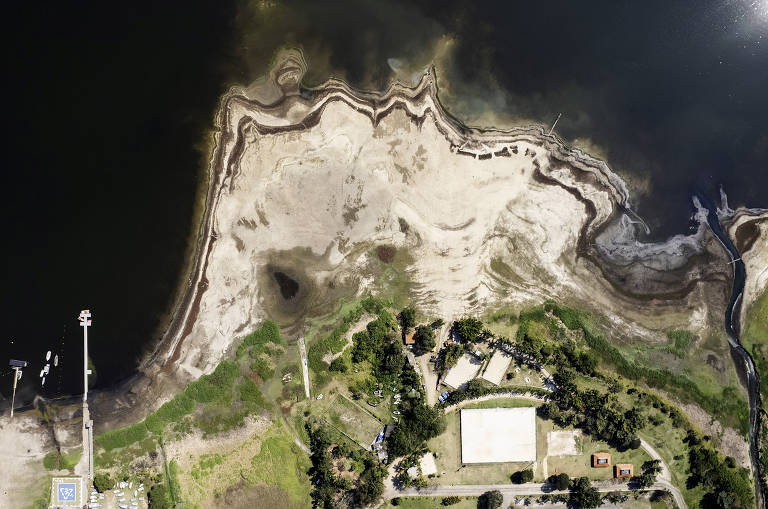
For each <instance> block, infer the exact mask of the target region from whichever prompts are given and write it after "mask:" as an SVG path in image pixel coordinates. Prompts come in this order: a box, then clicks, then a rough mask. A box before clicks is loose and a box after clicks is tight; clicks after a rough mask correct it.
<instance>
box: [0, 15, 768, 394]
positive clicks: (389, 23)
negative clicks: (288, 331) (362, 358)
mask: <svg viewBox="0 0 768 509" xmlns="http://www.w3.org/2000/svg"><path fill="white" fill-rule="evenodd" d="M105 5H106V4H103V3H97V2H94V3H93V5H92V6H89V7H85V6H82V7H72V6H70V5H63V4H53V5H52V6H41V5H39V4H37V3H35V4H31V5H28V6H24V7H8V6H3V7H2V9H3V11H2V14H3V16H2V17H3V20H4V22H5V25H6V26H5V27H4V30H3V34H4V35H3V37H4V39H5V40H4V41H3V45H2V47H3V51H4V52H5V55H4V56H5V59H4V62H5V69H6V80H5V82H4V83H5V85H6V90H7V92H6V103H7V108H8V111H7V115H6V126H7V129H6V130H9V129H10V130H13V132H12V133H10V134H9V135H8V134H7V135H6V136H4V137H3V143H4V147H3V148H4V150H3V155H4V158H3V161H4V164H3V170H4V171H3V182H4V184H5V185H4V190H5V195H4V200H3V207H4V214H3V217H4V219H5V222H4V226H5V228H4V237H3V238H4V242H3V248H4V249H3V253H4V256H5V263H4V264H3V278H2V282H1V284H2V286H1V287H2V290H3V291H2V306H0V309H2V322H3V335H2V336H1V337H0V361H2V363H3V364H5V362H6V361H5V359H4V358H5V357H9V356H14V357H20V358H23V359H26V360H29V361H30V362H31V364H32V369H31V370H30V371H29V372H28V373H27V377H25V379H24V383H23V384H22V386H23V391H22V394H23V398H22V399H24V398H27V399H28V398H29V396H31V394H33V391H34V390H35V389H36V388H37V387H39V385H38V386H36V385H35V384H34V383H32V382H34V381H35V375H36V374H37V373H36V370H39V369H40V367H41V366H40V365H41V363H42V359H43V358H44V355H45V351H46V350H49V349H53V350H56V351H60V353H61V354H62V359H63V362H62V366H63V370H62V374H63V376H62V377H61V379H58V378H57V377H58V375H56V376H54V377H52V378H50V379H49V380H50V381H49V382H46V393H47V394H48V395H56V394H60V393H66V392H68V391H77V388H78V384H79V383H80V374H79V373H80V369H81V365H80V364H81V361H80V362H78V360H79V359H80V357H79V352H80V350H79V349H80V329H79V327H77V326H76V321H75V318H76V315H77V313H78V311H79V310H80V309H81V308H83V307H90V308H91V310H92V312H93V322H94V326H93V328H92V329H91V338H92V340H91V352H92V357H93V359H94V362H95V365H96V371H97V373H98V383H99V384H102V385H104V384H109V383H112V382H115V381H116V380H119V379H120V378H123V377H125V376H127V375H129V374H130V373H131V372H132V370H133V369H134V365H135V358H136V357H137V356H138V355H140V354H141V352H142V351H144V350H145V349H146V348H148V347H149V346H150V345H151V343H152V341H153V340H155V339H156V338H157V336H158V335H157V331H156V328H157V326H158V324H160V323H161V321H162V315H163V312H164V311H165V309H166V308H167V306H168V302H169V300H170V299H171V298H172V295H173V290H174V286H175V285H176V283H177V281H178V280H179V279H183V275H181V274H180V270H181V267H182V261H183V255H184V249H185V246H186V243H187V239H188V238H189V234H190V227H191V223H190V218H191V214H192V209H193V203H194V197H195V188H196V185H197V182H198V175H199V171H200V169H201V168H202V165H203V163H204V162H205V160H204V156H201V152H200V150H203V149H204V147H203V141H204V132H205V130H206V129H208V128H210V126H211V119H212V115H213V111H214V109H215V107H216V105H217V98H218V96H219V95H220V93H221V92H222V91H223V90H225V89H226V86H227V84H229V83H232V82H247V81H249V80H250V79H252V78H254V77H256V76H257V75H259V74H260V73H262V72H263V70H264V66H265V65H266V64H267V63H268V62H269V59H270V58H271V56H272V54H273V51H274V50H275V49H276V48H277V47H278V46H280V45H283V44H300V45H302V46H303V47H304V49H305V52H306V55H307V58H308V61H309V65H310V70H309V74H308V76H307V79H308V81H309V82H310V83H313V84H316V83H319V82H321V81H322V80H324V79H325V78H326V77H327V76H328V75H329V74H335V75H343V76H344V77H346V78H347V79H349V80H350V81H351V82H352V83H353V84H355V85H357V86H361V87H371V86H373V87H378V88H382V87H383V86H384V84H385V83H386V81H387V80H388V79H390V78H391V77H392V75H393V71H392V69H393V68H395V69H398V70H400V76H401V77H402V76H404V75H405V74H404V73H405V71H403V69H410V70H411V71H413V70H414V69H417V68H419V67H421V66H424V65H426V63H427V62H428V61H430V59H431V56H432V55H434V54H435V53H440V55H441V60H440V62H441V63H442V64H443V67H442V68H438V73H439V75H440V77H441V84H442V85H441V86H442V87H443V88H442V89H441V97H442V98H443V99H444V100H445V102H446V104H447V106H448V107H449V109H450V110H451V112H452V113H454V114H456V115H457V116H458V117H460V118H464V119H468V120H469V121H470V122H492V121H494V118H495V122H499V123H506V122H509V121H511V120H512V119H526V120H531V121H534V122H538V123H541V124H544V125H549V124H551V122H552V121H553V120H554V119H555V118H556V117H557V114H558V113H561V112H562V114H563V116H562V118H561V119H560V121H559V122H558V124H557V132H558V133H559V134H560V135H561V136H562V137H563V138H564V139H566V140H567V141H569V142H571V141H573V140H575V139H583V140H588V142H589V143H591V144H592V145H594V147H596V148H597V149H598V150H599V152H600V153H601V154H603V155H605V157H606V158H607V159H608V162H609V164H611V165H612V167H614V168H615V169H616V170H617V171H619V172H620V173H622V174H623V175H627V176H628V177H629V180H630V183H631V185H632V186H633V188H634V189H636V190H639V191H641V193H640V194H638V195H637V196H636V200H635V203H636V208H637V209H638V211H639V212H640V214H641V215H642V216H643V217H644V218H645V219H646V220H647V221H648V222H649V224H650V225H651V226H652V228H653V232H652V235H651V236H652V237H653V238H656V239H658V238H663V237H666V236H668V235H670V234H672V233H678V232H685V231H686V229H687V227H688V220H689V217H690V214H691V212H692V208H691V201H690V196H691V195H692V194H693V193H694V192H698V193H701V194H706V195H713V196H714V195H715V194H716V188H717V187H718V186H719V185H723V186H724V188H725V190H726V192H727V193H728V197H729V202H730V205H731V206H732V207H735V206H738V205H747V206H751V207H768V197H767V196H766V195H765V190H766V189H768V129H766V126H768V100H767V99H766V93H765V90H766V89H768V1H766V0H760V1H753V0H743V1H740V0H732V1H729V2H720V1H718V2H714V1H711V2H704V1H702V2H690V1H664V2H652V3H649V2H615V1H609V0H605V1H601V2H590V3H589V4H585V3H583V2H572V1H568V0H560V1H554V2H539V3H536V2H508V1H503V2H502V1H499V2H476V3H471V2H469V3H468V2H460V1H458V0H447V1H441V2H432V1H426V0H424V1H417V2H403V3H391V4H385V3H384V2H380V1H372V0H371V1H363V2H354V3H351V2H350V3H344V2H334V3H327V2H284V3H281V4H279V5H274V6H267V7H265V6H264V5H265V4H264V3H259V2H253V3H252V4H250V6H249V4H246V3H242V4H239V5H232V4H229V3H228V2H216V3H215V4H211V5H210V6H209V7H199V6H195V5H190V4H189V3H179V4H177V5H173V4H172V3H165V2H164V3H162V4H161V6H157V5H155V6H152V7H137V6H135V5H134V4H118V5H114V6H113V5H111V4H109V6H108V7H106V6H105ZM446 41H449V42H446ZM488 112H492V113H493V115H488ZM581 143H584V142H581ZM276 286H278V287H280V288H282V286H283V285H276ZM62 338H63V341H62ZM11 340H13V344H11ZM62 345H63V346H62ZM3 380H6V378H3ZM54 382H55V383H54ZM9 387H10V383H7V384H6V383H5V382H2V381H0V391H3V393H5V392H7V390H8V388H9Z"/></svg>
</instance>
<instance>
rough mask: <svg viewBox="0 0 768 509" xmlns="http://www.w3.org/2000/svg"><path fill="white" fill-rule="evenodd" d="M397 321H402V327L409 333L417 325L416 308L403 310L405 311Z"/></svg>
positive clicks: (398, 315)
mask: <svg viewBox="0 0 768 509" xmlns="http://www.w3.org/2000/svg"><path fill="white" fill-rule="evenodd" d="M397 319H398V320H400V326H401V327H402V328H403V331H405V332H408V331H409V330H411V328H413V326H414V325H416V308H414V307H413V306H408V307H406V308H403V310H402V311H400V313H398V314H397Z"/></svg>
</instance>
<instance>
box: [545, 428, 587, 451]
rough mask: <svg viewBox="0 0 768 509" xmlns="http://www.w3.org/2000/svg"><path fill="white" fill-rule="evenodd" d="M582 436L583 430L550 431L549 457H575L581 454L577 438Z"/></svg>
mask: <svg viewBox="0 0 768 509" xmlns="http://www.w3.org/2000/svg"><path fill="white" fill-rule="evenodd" d="M580 436H581V430H568V431H550V432H549V433H547V444H548V445H547V455H548V456H575V455H577V454H581V453H580V452H579V448H578V446H577V445H576V438H578V437H580Z"/></svg>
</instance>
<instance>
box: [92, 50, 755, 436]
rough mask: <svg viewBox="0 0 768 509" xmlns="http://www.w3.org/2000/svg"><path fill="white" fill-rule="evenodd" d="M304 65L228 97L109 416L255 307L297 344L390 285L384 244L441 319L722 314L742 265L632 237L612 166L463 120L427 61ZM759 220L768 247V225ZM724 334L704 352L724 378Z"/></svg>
mask: <svg viewBox="0 0 768 509" xmlns="http://www.w3.org/2000/svg"><path fill="white" fill-rule="evenodd" d="M305 70H306V63H305V62H304V59H303V57H302V55H301V53H299V52H297V51H291V50H287V51H283V52H281V53H280V54H279V55H278V56H277V57H276V58H275V60H274V66H273V68H272V70H271V71H270V73H269V74H268V75H267V76H265V78H263V79H262V80H259V81H258V82H256V83H254V84H253V85H251V86H250V87H248V88H233V89H232V90H230V91H229V92H228V93H227V94H226V95H225V96H224V97H223V98H222V101H221V106H220V110H219V113H218V116H217V128H218V131H217V133H216V148H215V150H214V153H213V154H212V156H211V161H210V175H209V189H208V196H207V205H206V213H205V217H204V219H203V224H202V227H201V228H202V230H201V234H200V240H199V247H198V250H199V251H198V256H197V260H196V265H195V267H194V271H193V274H192V275H191V277H190V279H189V287H188V289H187V292H186V295H185V296H184V299H183V302H182V305H181V307H180V309H179V311H178V313H177V314H176V317H175V319H174V321H173V324H172V325H171V327H170V328H169V329H168V332H167V333H166V335H165V338H164V339H163V341H162V342H161V343H160V344H159V346H158V348H157V349H156V350H155V352H153V354H152V355H151V356H149V357H148V358H147V359H146V360H145V362H144V363H143V365H142V367H141V372H140V374H139V375H137V376H136V377H134V379H132V380H130V381H128V382H126V384H124V385H123V386H122V387H120V388H118V389H117V390H115V391H112V392H111V393H110V394H109V395H105V396H104V397H103V398H100V399H99V398H98V397H97V401H96V413H97V415H98V416H99V417H101V422H109V423H110V424H116V423H118V422H120V423H128V422H133V421H135V420H137V419H140V417H141V415H142V414H143V413H145V412H147V411H151V410H152V409H154V408H156V407H157V406H159V405H160V404H161V403H162V402H163V401H164V400H165V399H167V398H168V397H169V396H170V395H171V394H173V393H175V392H176V391H177V390H180V389H181V388H183V386H184V385H186V383H188V382H189V381H190V380H193V379H195V378H197V377H198V376H200V375H201V374H203V373H206V372H209V371H211V370H212V369H213V367H215V365H216V364H217V363H218V362H219V360H221V358H222V357H223V356H224V355H225V354H226V352H227V351H228V348H229V347H230V346H231V344H232V343H233V341H234V340H235V339H236V338H237V337H238V336H240V335H242V334H243V333H245V332H247V331H249V330H251V329H252V328H254V327H255V326H256V325H257V324H258V323H259V322H260V321H262V320H264V319H267V318H271V319H275V320H277V321H278V322H279V323H280V325H281V326H282V327H283V328H284V330H286V332H287V336H288V337H290V338H293V339H295V338H296V337H297V335H298V334H300V333H301V332H302V330H303V326H304V325H305V323H306V320H307V319H309V318H312V317H314V316H318V315H321V314H323V313H327V312H328V310H329V309H331V308H332V307H333V306H334V305H335V304H336V303H337V302H338V301H339V299H348V298H352V297H354V296H356V295H357V296H359V295H364V294H367V293H377V292H378V291H380V290H382V287H383V286H385V285H386V284H387V281H386V278H382V274H381V267H382V266H383V264H382V263H381V259H382V253H384V258H387V257H391V256H392V255H393V253H397V252H400V253H407V259H408V260H409V261H411V262H412V263H410V264H409V265H408V266H407V269H406V273H407V278H408V280H409V282H408V283H409V284H408V287H407V288H408V291H409V293H410V295H409V297H410V299H411V300H412V301H413V302H414V303H415V304H416V305H417V306H419V307H420V308H421V309H423V310H424V311H425V312H429V313H433V314H435V315H439V316H443V317H445V319H447V320H448V319H451V318H454V317H459V316H461V315H464V314H468V313H474V312H479V311H480V310H482V309H485V308H488V307H493V306H500V305H511V306H513V307H522V306H524V305H530V304H535V303H539V302H541V301H542V300H545V299H547V298H554V299H557V300H560V301H564V302H568V303H570V304H573V305H576V306H579V307H583V308H586V309H590V310H593V311H595V312H597V313H599V314H601V315H604V316H606V317H607V318H608V321H609V323H610V324H611V327H613V328H615V330H616V331H617V332H621V334H623V335H624V336H627V337H632V338H634V339H636V340H640V341H644V342H648V343H660V342H662V341H666V336H665V333H664V331H665V330H669V329H671V328H685V329H688V330H692V331H693V332H695V333H700V334H706V333H707V332H708V331H719V330H720V329H721V328H722V316H723V313H724V311H725V307H726V305H727V301H728V297H729V295H728V291H729V288H730V280H731V278H732V273H731V272H732V271H731V267H730V265H729V264H728V256H727V253H726V252H725V251H724V249H723V248H722V246H721V245H720V244H719V242H718V240H717V239H716V238H715V237H714V235H713V234H712V233H711V232H710V231H709V229H708V228H706V227H705V225H704V224H703V223H702V224H701V226H700V227H699V229H698V231H697V232H696V233H695V234H693V235H688V236H682V235H679V236H676V237H674V238H672V239H669V240H668V241H667V242H664V243H659V244H643V243H641V242H639V241H638V240H636V238H635V233H634V232H635V229H636V228H639V227H642V224H639V225H638V223H641V221H640V220H639V218H636V217H635V216H634V215H633V214H632V212H631V210H630V207H631V203H630V196H629V193H628V191H627V189H626V186H625V185H624V183H623V182H622V180H621V179H620V178H619V177H618V176H617V175H615V174H614V173H613V172H612V171H611V170H610V168H609V167H608V166H607V165H606V164H605V163H604V162H603V161H601V160H598V159H595V158H593V157H591V156H589V155H588V154H585V153H583V152H581V151H579V150H575V149H570V148H567V147H566V146H565V145H564V144H563V143H562V142H561V141H560V140H559V139H558V138H556V136H552V135H546V134H545V133H544V132H543V131H542V130H541V129H540V128H538V127H526V128H516V129H512V130H504V131H502V130H495V129H485V130H483V129H475V128H470V127H467V126H465V125H463V124H461V123H460V122H459V121H458V120H456V119H454V118H453V117H451V116H450V114H448V113H447V112H446V111H445V110H444V108H443V107H442V106H441V104H440V102H439V99H438V89H437V80H436V75H435V72H434V70H428V71H427V72H425V73H424V75H423V76H422V78H421V80H420V82H419V83H418V84H416V85H414V86H406V85H401V84H398V83H395V84H393V85H391V86H390V88H388V89H387V90H386V91H385V92H383V93H370V92H363V91H359V90H353V89H352V88H350V87H349V86H348V85H347V84H345V83H344V82H341V81H338V80H333V79H332V80H329V81H328V82H326V83H325V84H323V85H322V86H319V87H317V88H311V89H307V88H302V87H301V86H300V83H301V79H302V76H303V75H304V72H305ZM702 213H703V212H702ZM734 217H735V219H734V223H736V222H738V223H739V224H743V223H746V222H747V221H748V220H749V221H752V222H756V224H761V225H764V224H765V221H764V217H755V216H754V215H752V214H750V213H748V212H746V211H737V212H736V213H735V216H734ZM737 227H738V225H735V226H734V227H733V228H737ZM753 230H755V227H752V229H751V230H750V232H751V234H752V236H753V237H754V236H755V235H757V237H759V240H758V241H757V242H755V241H754V239H753V240H752V242H751V246H752V250H753V251H754V252H757V253H760V254H759V255H758V259H762V257H764V256H765V255H764V252H765V249H758V247H759V246H760V245H764V242H762V240H763V239H764V236H765V227H764V226H763V227H762V229H760V227H758V228H757V233H755V232H754V231H753ZM755 246H758V247H755ZM760 277H761V280H757V281H752V280H750V281H749V282H748V286H749V283H751V284H752V288H759V287H761V286H765V279H766V278H765V274H763V275H762V276H760ZM753 295H754V290H753V291H752V292H751V293H750V295H748V297H749V296H753ZM722 343H723V344H722V345H719V347H717V348H712V349H711V351H709V352H702V355H703V357H702V358H707V357H706V355H711V356H714V357H715V358H716V362H715V363H716V364H717V365H718V366H719V368H720V369H724V370H727V371H728V370H730V372H731V373H732V370H733V365H732V361H731V359H730V357H729V355H728V348H727V343H726V341H725V338H724V337H723V341H722ZM129 410H130V411H129Z"/></svg>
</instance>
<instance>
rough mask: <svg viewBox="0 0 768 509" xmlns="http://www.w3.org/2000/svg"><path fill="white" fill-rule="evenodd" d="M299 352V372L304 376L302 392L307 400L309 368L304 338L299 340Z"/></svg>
mask: <svg viewBox="0 0 768 509" xmlns="http://www.w3.org/2000/svg"><path fill="white" fill-rule="evenodd" d="M299 352H301V371H302V374H303V375H304V392H306V393H307V399H309V366H307V347H306V346H304V337H303V336H302V337H300V338H299Z"/></svg>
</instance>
